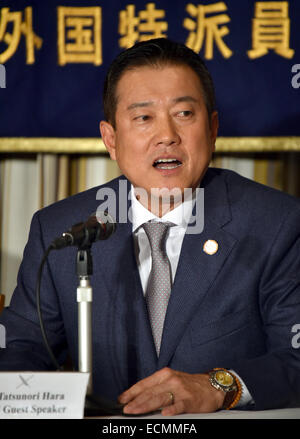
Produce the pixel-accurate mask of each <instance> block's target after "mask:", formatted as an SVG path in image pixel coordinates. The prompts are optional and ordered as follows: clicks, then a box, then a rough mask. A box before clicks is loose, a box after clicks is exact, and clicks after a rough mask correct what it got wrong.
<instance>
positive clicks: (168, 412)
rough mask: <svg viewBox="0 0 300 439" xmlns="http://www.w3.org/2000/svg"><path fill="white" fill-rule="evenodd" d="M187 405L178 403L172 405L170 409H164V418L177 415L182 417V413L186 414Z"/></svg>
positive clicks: (181, 402) (162, 412)
mask: <svg viewBox="0 0 300 439" xmlns="http://www.w3.org/2000/svg"><path fill="white" fill-rule="evenodd" d="M185 411H186V410H185V405H184V402H183V401H182V400H181V401H177V402H175V403H174V404H172V405H169V406H168V407H164V408H163V409H162V411H161V414H162V415H163V416H175V415H181V414H182V413H185Z"/></svg>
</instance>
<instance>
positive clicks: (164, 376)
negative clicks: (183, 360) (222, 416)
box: [119, 367, 225, 416]
mask: <svg viewBox="0 0 300 439" xmlns="http://www.w3.org/2000/svg"><path fill="white" fill-rule="evenodd" d="M224 397H225V392H223V391H222V390H217V389H215V388H214V387H213V386H212V385H211V384H210V382H209V380H208V375H207V374H189V373H185V372H177V371H175V370H172V369H169V368H167V367H165V368H164V369H161V370H159V371H158V372H155V373H154V374H153V375H151V376H149V377H147V378H145V379H143V380H141V381H139V382H138V383H136V384H134V385H133V386H132V387H130V389H128V390H126V391H125V392H124V393H122V394H121V395H120V396H119V402H120V403H122V404H126V405H125V407H124V409H123V411H124V413H126V414H141V413H149V412H153V411H156V410H159V409H162V412H161V414H162V415H164V416H172V415H179V414H180V413H201V412H202V413H209V412H214V411H216V410H218V409H220V408H221V407H222V405H223V402H224Z"/></svg>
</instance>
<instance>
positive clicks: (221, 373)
mask: <svg viewBox="0 0 300 439" xmlns="http://www.w3.org/2000/svg"><path fill="white" fill-rule="evenodd" d="M208 376H209V381H210V383H211V385H212V386H213V387H214V388H215V389H217V390H223V392H225V398H224V402H223V406H222V409H226V410H229V409H232V408H233V407H235V406H236V405H237V403H238V402H239V400H240V398H241V394H242V386H241V383H240V381H239V380H238V378H237V377H236V376H234V375H233V374H232V373H231V372H229V371H228V370H227V369H222V368H220V367H216V368H215V369H213V370H211V371H210V372H209V373H208Z"/></svg>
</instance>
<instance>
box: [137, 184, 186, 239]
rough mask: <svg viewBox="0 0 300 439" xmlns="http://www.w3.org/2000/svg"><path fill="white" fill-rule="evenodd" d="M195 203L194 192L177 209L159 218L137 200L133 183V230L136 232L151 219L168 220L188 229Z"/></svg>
mask: <svg viewBox="0 0 300 439" xmlns="http://www.w3.org/2000/svg"><path fill="white" fill-rule="evenodd" d="M194 203H195V196H194V193H193V197H192V198H189V199H188V200H185V201H184V202H183V203H181V204H179V206H177V207H175V209H173V210H171V211H170V212H168V213H166V214H165V215H164V216H162V217H161V218H159V217H157V216H156V215H154V214H153V213H152V212H150V210H148V209H146V208H145V207H144V206H143V205H142V204H141V203H140V202H139V201H138V200H137V198H136V196H135V194H134V187H133V185H131V209H132V231H133V232H135V231H136V230H137V229H138V228H139V227H140V226H141V225H142V224H144V223H145V222H147V221H150V220H153V221H160V222H167V221H168V222H171V223H173V224H175V225H177V226H180V227H182V228H184V229H186V228H187V226H188V224H189V219H190V217H191V214H192V210H193V206H194Z"/></svg>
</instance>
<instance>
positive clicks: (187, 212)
mask: <svg viewBox="0 0 300 439" xmlns="http://www.w3.org/2000/svg"><path fill="white" fill-rule="evenodd" d="M194 202H195V200H194V199H189V200H187V201H184V202H183V203H181V204H180V205H179V206H177V207H175V209H173V210H171V211H170V212H168V213H166V214H165V215H164V216H162V217H161V218H159V217H157V216H155V215H154V214H153V213H152V212H150V211H149V210H148V209H146V208H145V207H144V206H143V205H142V204H141V203H140V202H139V201H138V200H137V198H136V196H135V194H134V188H133V186H132V185H131V208H132V211H131V213H132V232H133V239H134V248H135V256H136V261H137V265H138V269H139V274H140V279H141V284H142V288H143V292H144V295H145V294H146V291H147V284H148V279H149V276H150V272H151V265H152V261H151V248H150V244H149V240H148V237H147V235H146V232H145V230H144V229H143V227H141V226H142V224H144V223H145V222H147V221H150V220H152V221H159V222H171V223H173V224H174V226H172V227H170V228H169V231H168V235H167V240H166V252H167V255H168V258H169V261H170V265H171V272H172V282H174V279H175V274H176V270H177V265H178V261H179V256H180V252H181V246H182V242H183V238H184V235H185V232H186V229H187V226H188V224H189V219H190V216H191V214H192V210H193V205H194ZM216 367H219V365H216ZM232 373H234V375H235V376H236V377H237V378H238V379H239V380H240V382H241V385H242V396H241V399H240V401H239V403H238V404H237V406H236V408H238V407H242V406H244V405H246V404H247V403H249V402H250V401H253V400H252V397H251V395H250V393H249V391H248V389H247V387H246V385H245V384H244V382H243V381H242V380H241V378H240V377H239V376H238V375H237V373H235V372H234V371H232Z"/></svg>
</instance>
